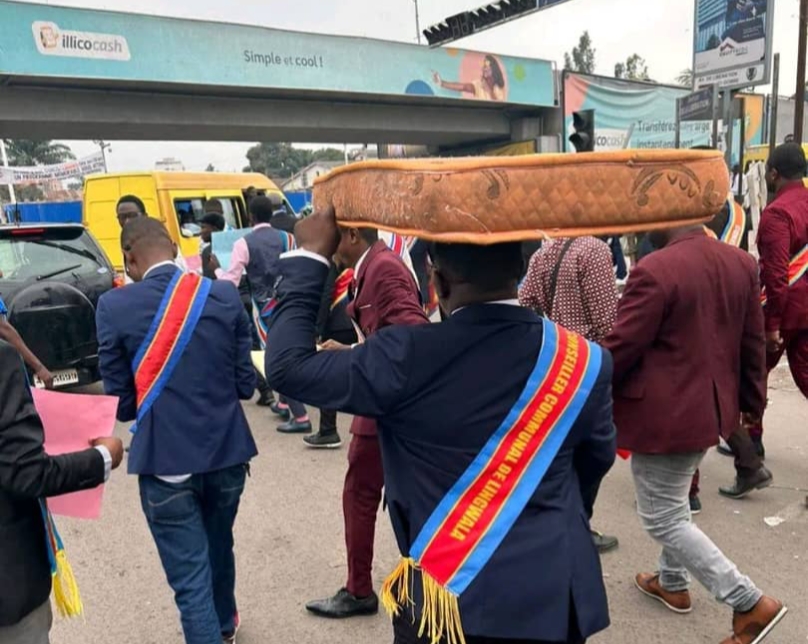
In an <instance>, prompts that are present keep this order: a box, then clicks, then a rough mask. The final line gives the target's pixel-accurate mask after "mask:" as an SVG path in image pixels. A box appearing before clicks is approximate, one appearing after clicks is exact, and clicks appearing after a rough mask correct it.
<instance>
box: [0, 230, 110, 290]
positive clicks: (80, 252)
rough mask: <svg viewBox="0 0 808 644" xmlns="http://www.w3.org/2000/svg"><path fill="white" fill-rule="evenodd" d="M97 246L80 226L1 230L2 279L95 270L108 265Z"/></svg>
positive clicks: (21, 279)
mask: <svg viewBox="0 0 808 644" xmlns="http://www.w3.org/2000/svg"><path fill="white" fill-rule="evenodd" d="M105 267H106V265H105V263H104V261H103V260H102V259H101V258H100V257H99V253H98V250H97V248H95V245H94V244H93V242H92V241H91V240H90V239H89V237H88V236H87V234H86V233H85V231H84V230H82V229H81V228H26V227H21V228H7V229H4V230H0V278H2V279H5V280H12V281H27V280H37V279H40V280H41V279H47V278H49V277H57V276H59V275H60V274H62V273H65V274H69V273H77V274H86V273H91V272H92V273H95V272H98V270H99V269H100V268H105Z"/></svg>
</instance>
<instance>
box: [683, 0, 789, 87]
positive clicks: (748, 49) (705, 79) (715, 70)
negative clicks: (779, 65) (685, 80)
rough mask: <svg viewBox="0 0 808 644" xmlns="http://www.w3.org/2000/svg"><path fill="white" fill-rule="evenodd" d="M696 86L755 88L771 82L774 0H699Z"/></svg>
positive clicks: (696, 30)
mask: <svg viewBox="0 0 808 644" xmlns="http://www.w3.org/2000/svg"><path fill="white" fill-rule="evenodd" d="M695 16H696V20H695V30H694V43H693V72H694V78H695V85H696V87H703V86H704V85H717V86H718V87H719V88H721V89H730V88H735V87H752V86H755V85H765V84H766V83H768V82H769V70H770V69H771V65H770V64H769V63H770V56H771V39H772V38H771V36H772V25H773V24H774V0H696V9H695Z"/></svg>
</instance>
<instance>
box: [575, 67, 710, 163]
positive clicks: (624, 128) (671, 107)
mask: <svg viewBox="0 0 808 644" xmlns="http://www.w3.org/2000/svg"><path fill="white" fill-rule="evenodd" d="M563 85H564V131H565V136H564V140H565V142H566V146H567V148H566V149H567V150H570V149H571V146H570V145H569V143H568V142H567V139H568V138H569V136H570V135H571V134H572V133H573V132H574V131H575V130H574V129H573V127H572V114H573V112H578V111H580V110H595V150H597V151H601V150H622V149H626V148H641V149H642V148H645V149H648V148H673V147H675V145H676V100H677V99H679V98H684V97H685V96H687V95H688V94H689V93H690V92H689V90H687V89H685V88H683V87H669V86H666V85H655V84H651V83H639V82H632V81H624V80H618V79H616V78H606V77H600V76H585V75H582V74H571V73H568V72H565V73H564V84H563ZM711 133H712V126H711V123H710V121H691V122H687V123H682V124H681V142H680V146H681V147H683V148H688V147H691V146H694V145H707V144H709V142H710V138H711Z"/></svg>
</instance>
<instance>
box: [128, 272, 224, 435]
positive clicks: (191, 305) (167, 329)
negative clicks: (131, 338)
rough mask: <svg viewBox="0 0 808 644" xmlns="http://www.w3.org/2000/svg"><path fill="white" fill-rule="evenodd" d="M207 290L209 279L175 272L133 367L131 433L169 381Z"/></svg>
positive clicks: (203, 305)
mask: <svg viewBox="0 0 808 644" xmlns="http://www.w3.org/2000/svg"><path fill="white" fill-rule="evenodd" d="M210 286H211V281H210V280H209V279H207V278H205V277H201V276H199V275H197V274H195V273H182V272H181V271H177V272H176V273H175V274H174V277H172V278H171V282H170V283H169V285H168V288H167V289H166V292H165V294H164V295H163V300H162V302H160V307H159V308H158V309H157V314H156V315H155V316H154V320H153V321H152V324H151V327H150V328H149V332H148V333H147V334H146V337H145V338H144V340H143V344H141V345H140V348H139V349H138V352H137V355H135V360H134V363H133V365H132V368H133V371H134V373H135V391H136V393H137V420H136V421H135V425H134V426H133V427H132V429H131V432H132V433H135V432H136V431H137V423H138V422H140V420H141V419H142V418H143V416H145V415H146V413H147V412H148V411H149V409H151V407H152V405H153V404H154V402H155V401H156V400H157V398H158V397H159V396H160V394H161V393H162V392H163V389H165V386H166V384H168V381H169V380H170V379H171V376H172V374H173V373H174V369H176V367H177V364H178V363H179V361H180V358H181V357H182V354H183V352H184V351H185V348H186V347H187V346H188V343H189V342H190V341H191V337H192V336H193V334H194V330H195V329H196V325H197V323H198V322H199V318H200V316H201V315H202V309H203V308H204V307H205V300H207V297H208V293H210Z"/></svg>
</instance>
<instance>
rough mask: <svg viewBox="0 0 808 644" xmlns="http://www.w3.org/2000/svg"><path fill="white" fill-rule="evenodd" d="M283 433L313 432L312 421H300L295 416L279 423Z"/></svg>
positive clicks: (280, 430)
mask: <svg viewBox="0 0 808 644" xmlns="http://www.w3.org/2000/svg"><path fill="white" fill-rule="evenodd" d="M277 429H278V431H279V432H280V433H281V434H311V422H310V421H308V420H304V421H298V420H295V419H294V418H293V419H292V420H287V421H286V422H285V423H283V424H281V425H278V427H277Z"/></svg>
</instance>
